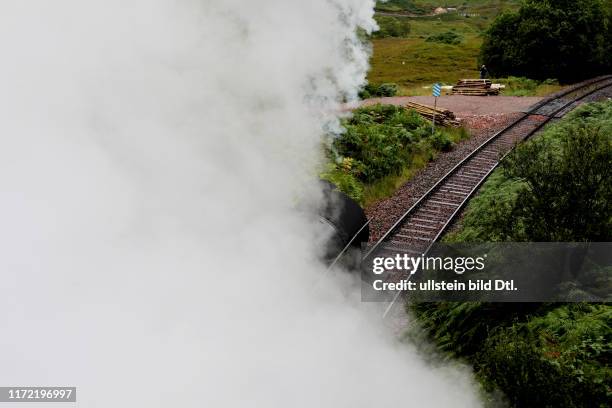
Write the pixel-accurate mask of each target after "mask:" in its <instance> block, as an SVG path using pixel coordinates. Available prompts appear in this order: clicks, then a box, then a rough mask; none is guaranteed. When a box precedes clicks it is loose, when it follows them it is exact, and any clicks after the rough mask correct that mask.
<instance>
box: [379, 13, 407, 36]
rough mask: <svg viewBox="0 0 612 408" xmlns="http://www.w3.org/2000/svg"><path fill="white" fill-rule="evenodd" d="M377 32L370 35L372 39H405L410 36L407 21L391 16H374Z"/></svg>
mask: <svg viewBox="0 0 612 408" xmlns="http://www.w3.org/2000/svg"><path fill="white" fill-rule="evenodd" d="M374 19H375V20H376V22H377V23H378V27H379V30H378V31H375V32H373V33H372V37H373V38H386V37H406V36H408V34H410V23H409V22H408V19H406V18H401V17H391V16H378V15H377V16H375V17H374Z"/></svg>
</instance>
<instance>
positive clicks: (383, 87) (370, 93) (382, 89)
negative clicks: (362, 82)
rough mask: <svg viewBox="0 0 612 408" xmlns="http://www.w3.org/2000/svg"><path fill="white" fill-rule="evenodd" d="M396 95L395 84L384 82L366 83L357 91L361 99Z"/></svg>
mask: <svg viewBox="0 0 612 408" xmlns="http://www.w3.org/2000/svg"><path fill="white" fill-rule="evenodd" d="M395 95H397V85H396V84H391V83H385V84H367V85H366V86H365V87H364V88H363V90H362V91H361V92H360V93H359V97H360V98H361V99H368V98H380V97H388V96H395Z"/></svg>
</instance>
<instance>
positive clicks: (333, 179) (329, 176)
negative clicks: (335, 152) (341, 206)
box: [321, 157, 363, 203]
mask: <svg viewBox="0 0 612 408" xmlns="http://www.w3.org/2000/svg"><path fill="white" fill-rule="evenodd" d="M360 173H361V170H360V169H359V168H358V167H357V166H355V163H354V160H353V159H352V158H349V157H346V158H344V159H343V160H342V161H341V162H340V163H329V164H328V165H327V168H326V169H325V171H324V172H323V173H322V174H321V178H322V179H323V180H327V181H329V182H330V183H332V184H334V185H335V186H336V187H338V189H339V190H340V191H342V192H344V194H346V195H348V196H349V197H351V198H352V199H353V200H355V201H357V202H358V203H362V202H363V184H362V183H361V182H360V181H359V180H358V179H357V177H358V176H359V174H360Z"/></svg>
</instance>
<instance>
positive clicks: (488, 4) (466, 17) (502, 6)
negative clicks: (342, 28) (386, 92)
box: [368, 0, 519, 95]
mask: <svg viewBox="0 0 612 408" xmlns="http://www.w3.org/2000/svg"><path fill="white" fill-rule="evenodd" d="M518 4H519V2H518V0H506V1H504V0H491V1H486V0H471V1H470V0H467V1H466V0H455V1H453V0H448V1H445V2H441V3H440V4H434V3H432V2H429V1H419V0H414V1H410V0H396V1H389V2H387V3H379V4H378V6H377V9H378V10H381V11H384V12H389V11H393V12H398V13H400V12H407V13H414V11H415V10H416V9H421V10H425V14H429V13H431V12H432V11H433V9H434V8H435V7H437V6H438V5H442V6H444V7H456V8H457V11H454V12H449V13H447V14H441V15H438V16H428V15H423V16H419V17H405V16H396V17H390V16H388V15H385V16H384V17H385V18H397V19H402V20H407V21H409V24H410V33H409V34H407V35H405V36H404V37H402V38H398V37H387V38H375V39H373V40H372V43H373V48H374V53H373V56H372V59H371V65H372V68H371V71H370V73H369V77H368V80H369V82H371V83H385V82H393V83H397V84H398V85H399V86H400V94H404V95H414V94H420V93H425V92H428V91H425V90H423V86H424V85H430V84H432V83H434V82H443V83H446V84H453V83H455V82H456V81H457V80H458V79H460V78H474V77H476V78H477V77H478V76H479V73H478V54H479V51H480V46H481V44H482V34H483V32H484V31H485V30H486V29H487V27H488V26H489V24H490V23H491V22H492V21H493V19H494V18H495V16H497V15H498V14H499V13H501V12H502V11H503V10H507V9H516V8H517V7H518ZM408 5H409V6H408ZM381 17H382V16H380V15H379V16H377V19H379V20H380V18H381ZM383 22H384V21H383ZM444 33H454V34H456V35H457V36H458V38H459V40H460V42H459V43H458V44H454V45H453V44H445V43H440V42H435V41H427V39H428V38H429V37H432V36H436V35H439V34H444Z"/></svg>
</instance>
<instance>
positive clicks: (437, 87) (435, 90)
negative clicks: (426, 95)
mask: <svg viewBox="0 0 612 408" xmlns="http://www.w3.org/2000/svg"><path fill="white" fill-rule="evenodd" d="M441 92H442V86H441V85H440V84H434V86H433V96H435V97H436V98H437V97H438V96H440V93H441Z"/></svg>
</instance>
